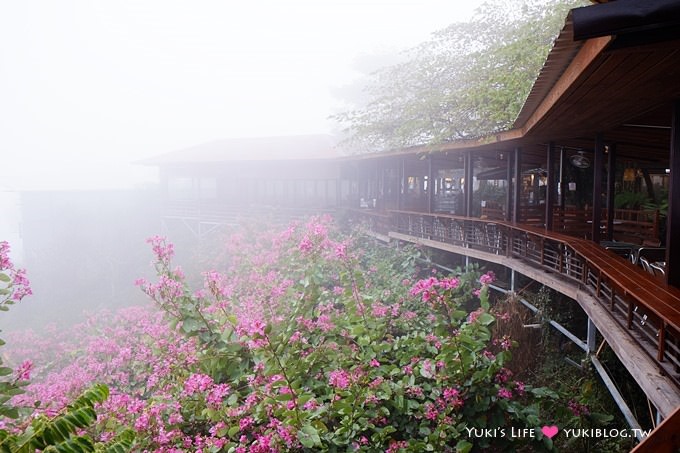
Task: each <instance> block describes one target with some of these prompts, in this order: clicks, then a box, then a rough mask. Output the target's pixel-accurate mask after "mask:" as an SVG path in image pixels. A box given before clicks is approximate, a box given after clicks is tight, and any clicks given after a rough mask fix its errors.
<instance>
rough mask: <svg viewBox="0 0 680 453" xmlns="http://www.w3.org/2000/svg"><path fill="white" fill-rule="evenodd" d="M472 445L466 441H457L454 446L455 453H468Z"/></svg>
mask: <svg viewBox="0 0 680 453" xmlns="http://www.w3.org/2000/svg"><path fill="white" fill-rule="evenodd" d="M472 447H474V445H473V444H472V443H470V442H469V441H467V440H459V441H458V443H457V444H456V453H468V452H469V451H470V450H472Z"/></svg>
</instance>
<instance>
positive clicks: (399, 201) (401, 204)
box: [397, 157, 406, 209]
mask: <svg viewBox="0 0 680 453" xmlns="http://www.w3.org/2000/svg"><path fill="white" fill-rule="evenodd" d="M405 160H406V158H405V157H402V158H401V159H399V179H400V181H399V190H398V191H397V206H399V209H404V188H405V187H406V168H405V167H406V164H405Z"/></svg>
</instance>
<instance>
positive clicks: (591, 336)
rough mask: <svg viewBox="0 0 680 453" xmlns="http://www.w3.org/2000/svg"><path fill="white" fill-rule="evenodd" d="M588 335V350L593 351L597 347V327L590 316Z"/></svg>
mask: <svg viewBox="0 0 680 453" xmlns="http://www.w3.org/2000/svg"><path fill="white" fill-rule="evenodd" d="M586 335H587V336H586V344H587V345H588V352H589V353H593V352H595V350H596V349H597V327H595V324H594V323H593V321H592V320H591V319H590V318H588V333H587V334H586Z"/></svg>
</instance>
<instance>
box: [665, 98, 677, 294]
mask: <svg viewBox="0 0 680 453" xmlns="http://www.w3.org/2000/svg"><path fill="white" fill-rule="evenodd" d="M671 125H672V126H671V149H670V165H669V167H670V169H671V174H670V178H669V184H668V216H667V218H666V283H668V284H669V285H672V286H675V287H680V260H678V259H677V257H679V256H680V238H678V234H680V99H677V100H675V101H674V102H673V116H672V120H671ZM672 257H676V260H675V261H673V259H672Z"/></svg>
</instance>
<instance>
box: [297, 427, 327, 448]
mask: <svg viewBox="0 0 680 453" xmlns="http://www.w3.org/2000/svg"><path fill="white" fill-rule="evenodd" d="M298 440H299V441H300V443H301V444H302V445H304V446H305V447H307V448H313V447H316V446H319V445H321V438H320V437H319V432H318V431H317V430H316V428H314V427H313V426H312V425H305V426H303V427H302V429H300V431H298Z"/></svg>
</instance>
